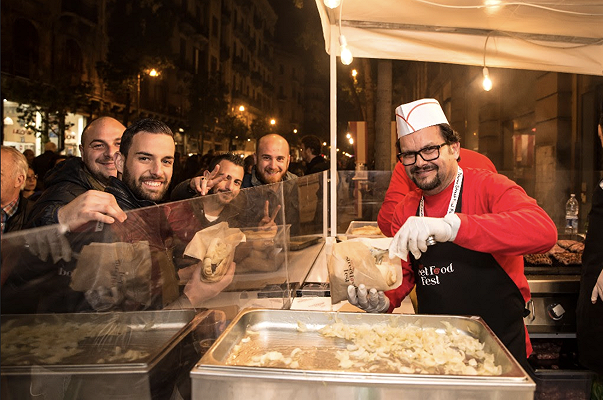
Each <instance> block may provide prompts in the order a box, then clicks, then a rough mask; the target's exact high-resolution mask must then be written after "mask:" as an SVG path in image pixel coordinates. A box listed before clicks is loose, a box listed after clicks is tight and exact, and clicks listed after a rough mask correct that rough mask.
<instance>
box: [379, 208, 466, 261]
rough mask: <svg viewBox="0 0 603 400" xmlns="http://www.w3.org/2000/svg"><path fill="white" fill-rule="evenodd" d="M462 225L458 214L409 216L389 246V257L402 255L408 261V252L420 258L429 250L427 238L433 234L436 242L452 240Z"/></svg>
mask: <svg viewBox="0 0 603 400" xmlns="http://www.w3.org/2000/svg"><path fill="white" fill-rule="evenodd" d="M460 226H461V220H460V218H459V217H458V215H456V214H448V215H446V216H445V217H444V218H431V217H409V218H408V219H407V220H406V222H405V223H404V225H402V227H401V228H400V230H399V231H398V232H397V233H396V235H395V236H394V238H393V239H392V242H391V244H390V246H389V257H390V258H394V257H400V258H401V259H403V260H404V261H408V252H409V251H410V252H411V253H412V255H413V256H414V257H415V258H416V259H418V258H420V257H421V253H422V252H423V253H424V252H426V251H427V239H428V238H429V237H430V236H432V237H433V238H434V239H435V241H436V242H448V241H450V242H452V241H454V239H455V238H456V234H457V233H458V231H459V228H460Z"/></svg>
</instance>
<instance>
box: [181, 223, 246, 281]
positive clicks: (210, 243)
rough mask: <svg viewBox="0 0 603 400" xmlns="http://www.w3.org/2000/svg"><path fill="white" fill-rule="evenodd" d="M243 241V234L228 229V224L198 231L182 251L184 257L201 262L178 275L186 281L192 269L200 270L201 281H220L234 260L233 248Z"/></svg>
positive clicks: (238, 230) (234, 229) (220, 224)
mask: <svg viewBox="0 0 603 400" xmlns="http://www.w3.org/2000/svg"><path fill="white" fill-rule="evenodd" d="M244 241H245V234H243V232H242V231H241V230H240V229H239V228H229V227H228V222H220V223H219V224H216V225H213V226H210V227H209V228H205V229H202V230H200V231H198V232H197V233H195V236H194V237H193V239H192V240H191V241H190V242H189V244H188V245H187V246H186V249H184V255H187V256H189V257H193V258H196V259H198V260H201V263H200V264H201V265H198V264H197V265H195V266H193V267H189V268H186V270H188V271H182V270H181V271H179V273H178V275H179V276H180V278H181V279H183V280H187V278H190V276H192V269H193V268H202V270H201V280H203V281H205V282H209V283H212V282H217V281H219V280H221V279H222V278H223V277H224V275H225V274H226V272H227V271H228V269H229V267H230V264H231V263H232V261H233V259H234V251H235V248H236V247H237V245H238V244H239V243H241V242H244Z"/></svg>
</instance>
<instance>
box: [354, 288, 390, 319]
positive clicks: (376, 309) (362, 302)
mask: <svg viewBox="0 0 603 400" xmlns="http://www.w3.org/2000/svg"><path fill="white" fill-rule="evenodd" d="M348 301H349V302H350V304H352V305H354V306H356V307H358V308H361V309H363V310H364V311H366V312H369V313H382V312H386V311H387V310H388V308H389V298H388V297H387V296H386V295H385V294H383V291H377V289H375V288H371V289H369V290H368V292H367V290H366V286H364V285H363V284H360V286H358V289H356V286H354V285H350V286H348Z"/></svg>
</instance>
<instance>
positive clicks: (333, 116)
mask: <svg viewBox="0 0 603 400" xmlns="http://www.w3.org/2000/svg"><path fill="white" fill-rule="evenodd" d="M337 38H338V31H337V25H331V46H330V47H331V51H330V54H329V64H330V112H329V115H330V131H331V152H330V157H331V185H330V191H331V204H330V210H331V237H336V236H337V178H338V176H337V55H336V52H337V50H336V49H337V48H338V47H337Z"/></svg>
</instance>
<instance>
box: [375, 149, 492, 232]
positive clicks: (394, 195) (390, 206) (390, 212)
mask: <svg viewBox="0 0 603 400" xmlns="http://www.w3.org/2000/svg"><path fill="white" fill-rule="evenodd" d="M460 156H461V160H460V161H459V165H460V166H461V168H465V167H470V168H482V169H487V170H489V171H492V172H496V167H495V166H494V164H492V161H490V159H489V158H488V157H486V156H484V155H483V154H480V153H477V152H475V151H472V150H467V149H463V148H461V154H460ZM416 188H417V185H415V184H414V182H413V181H411V180H410V178H409V177H408V175H406V171H405V170H404V166H403V165H402V163H396V166H395V167H394V172H393V173H392V179H391V181H390V182H389V187H388V188H387V192H386V193H385V199H384V200H383V204H382V205H381V209H380V210H379V215H378V216H377V223H378V224H379V228H380V229H381V232H383V234H384V235H385V236H390V237H391V236H394V235H395V233H396V232H397V230H392V218H393V216H394V209H395V208H396V205H398V203H400V202H401V201H402V200H404V197H405V196H406V195H407V194H408V193H409V192H411V191H413V190H415V189H416Z"/></svg>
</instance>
